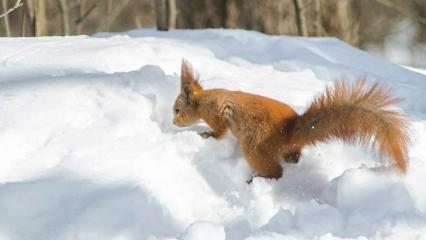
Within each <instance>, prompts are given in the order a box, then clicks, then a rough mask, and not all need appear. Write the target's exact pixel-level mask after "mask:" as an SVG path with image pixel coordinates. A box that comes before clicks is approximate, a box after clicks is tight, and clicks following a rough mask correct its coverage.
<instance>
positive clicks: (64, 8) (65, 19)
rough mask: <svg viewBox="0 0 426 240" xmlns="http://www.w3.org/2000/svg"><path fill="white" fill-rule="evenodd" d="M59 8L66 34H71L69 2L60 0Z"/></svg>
mask: <svg viewBox="0 0 426 240" xmlns="http://www.w3.org/2000/svg"><path fill="white" fill-rule="evenodd" d="M59 8H60V9H61V15H62V29H63V34H64V35H70V34H71V31H70V17H69V11H68V4H67V1H66V0H59Z"/></svg>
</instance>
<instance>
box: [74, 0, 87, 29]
mask: <svg viewBox="0 0 426 240" xmlns="http://www.w3.org/2000/svg"><path fill="white" fill-rule="evenodd" d="M85 8H86V0H80V6H79V14H78V15H79V17H78V19H83V15H84V10H85ZM82 30H83V21H80V22H77V28H76V32H77V35H80V34H81V32H82Z"/></svg>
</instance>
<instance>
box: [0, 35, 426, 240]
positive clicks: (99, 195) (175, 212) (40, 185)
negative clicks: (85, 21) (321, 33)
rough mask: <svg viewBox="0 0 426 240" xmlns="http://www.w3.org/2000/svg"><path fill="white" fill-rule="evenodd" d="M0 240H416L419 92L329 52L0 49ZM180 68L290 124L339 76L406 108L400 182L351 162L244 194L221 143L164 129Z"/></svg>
mask: <svg viewBox="0 0 426 240" xmlns="http://www.w3.org/2000/svg"><path fill="white" fill-rule="evenodd" d="M0 52H1V53H2V54H1V56H0V72H1V74H0V159H1V160H0V239H150V240H152V239H182V240H193V239H231V240H234V239H235V240H236V239H321V240H326V239H359V240H361V239H416V238H418V239H426V191H424V186H423V183H424V182H426V165H425V160H426V154H425V152H424V149H426V115H425V113H426V101H425V100H426V97H425V96H424V93H425V92H426V76H425V75H423V74H421V73H416V72H413V71H410V70H408V69H406V68H402V67H400V66H397V65H394V64H391V63H388V62H386V61H383V60H381V59H378V58H375V57H372V56H370V55H368V54H367V53H365V52H362V51H360V50H357V49H354V48H352V47H350V46H348V45H345V44H344V43H342V42H340V41H338V40H335V39H304V38H293V37H278V36H267V35H263V34H259V33H255V32H249V31H240V30H200V31H182V30H181V31H171V32H167V33H163V32H156V31H154V30H138V31H132V32H128V33H123V34H110V33H99V34H97V35H95V36H94V37H85V36H79V37H48V38H37V39H35V38H19V39H16V38H9V39H0ZM182 58H187V59H188V60H189V61H191V62H192V63H193V65H194V67H195V68H196V69H197V70H198V71H199V72H200V75H201V83H202V84H203V85H204V86H205V87H207V88H212V87H225V88H228V89H238V90H243V91H248V92H253V93H258V94H262V95H267V96H269V97H272V98H275V99H278V100H281V101H285V102H287V103H289V104H290V105H291V106H293V107H294V108H295V109H296V110H297V111H299V112H302V111H303V110H304V109H305V107H306V106H307V104H308V103H309V102H310V101H311V100H312V98H313V97H314V96H315V95H317V94H319V93H320V92H321V91H322V90H323V89H324V87H325V86H326V85H327V84H329V83H330V82H331V81H333V80H335V79H336V78H339V77H341V76H342V75H344V76H346V77H348V78H350V79H354V78H357V77H359V76H362V75H366V76H367V77H368V78H369V79H371V80H374V79H378V80H380V81H383V82H384V83H385V84H388V85H390V86H392V87H393V88H394V89H395V90H396V92H397V94H398V95H399V96H402V97H404V98H406V101H405V102H404V104H403V105H402V107H403V108H404V110H406V111H407V112H408V113H409V115H410V117H411V119H412V124H411V125H410V131H411V135H412V139H413V144H412V146H411V147H410V152H409V155H410V161H411V162H410V166H409V170H408V173H407V175H406V176H400V175H399V174H398V173H396V172H394V171H392V170H390V169H386V168H383V167H381V166H382V164H381V163H380V162H378V161H377V159H375V158H374V157H373V156H371V155H370V154H369V153H366V152H363V151H362V150H360V149H359V148H358V147H354V146H348V145H344V144H341V143H339V142H331V143H326V144H320V145H317V146H316V147H309V148H306V149H305V150H304V152H303V155H302V159H301V161H300V163H299V164H297V165H285V170H284V176H283V178H281V179H279V180H268V179H262V178H255V179H254V181H253V183H252V184H251V185H247V184H246V183H245V181H246V180H247V179H248V178H249V175H250V173H251V172H250V169H249V167H248V166H247V164H246V162H245V160H244V158H243V156H242V154H241V152H240V151H239V149H238V145H237V143H236V142H235V139H233V137H232V136H226V137H225V139H223V140H221V141H216V140H213V139H208V140H204V139H202V138H201V137H199V136H198V134H197V133H196V131H200V130H201V129H205V128H207V126H206V125H205V124H200V125H198V126H194V127H191V128H186V129H179V128H176V127H175V126H173V124H172V123H171V119H172V111H171V108H172V105H173V102H174V99H175V97H176V95H177V94H178V90H179V85H178V84H179V76H178V72H179V67H180V62H181V59H182Z"/></svg>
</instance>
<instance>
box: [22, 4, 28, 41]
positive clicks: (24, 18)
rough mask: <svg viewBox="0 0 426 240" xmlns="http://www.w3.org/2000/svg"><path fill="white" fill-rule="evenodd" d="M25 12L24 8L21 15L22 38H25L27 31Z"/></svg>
mask: <svg viewBox="0 0 426 240" xmlns="http://www.w3.org/2000/svg"><path fill="white" fill-rule="evenodd" d="M25 12H26V10H25V8H24V9H23V10H22V15H21V37H25V31H26V30H27V14H26V13H25Z"/></svg>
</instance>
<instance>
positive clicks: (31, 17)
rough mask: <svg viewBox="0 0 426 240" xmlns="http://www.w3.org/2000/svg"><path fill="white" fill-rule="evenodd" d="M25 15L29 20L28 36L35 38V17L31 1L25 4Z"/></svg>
mask: <svg viewBox="0 0 426 240" xmlns="http://www.w3.org/2000/svg"><path fill="white" fill-rule="evenodd" d="M25 14H26V16H27V17H28V19H29V24H28V25H29V28H30V29H29V30H30V32H29V33H28V35H29V36H35V16H34V4H33V1H32V0H27V1H26V2H25Z"/></svg>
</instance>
